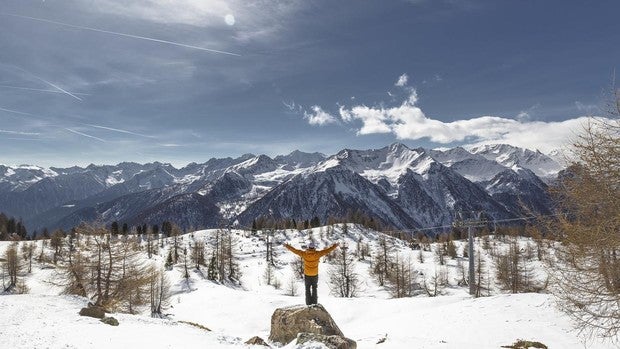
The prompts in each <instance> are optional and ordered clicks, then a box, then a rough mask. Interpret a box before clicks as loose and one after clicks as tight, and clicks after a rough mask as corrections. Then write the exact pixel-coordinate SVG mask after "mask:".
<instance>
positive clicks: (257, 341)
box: [245, 336, 271, 348]
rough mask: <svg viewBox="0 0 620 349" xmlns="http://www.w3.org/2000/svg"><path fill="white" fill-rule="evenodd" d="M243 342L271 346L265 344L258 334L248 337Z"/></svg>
mask: <svg viewBox="0 0 620 349" xmlns="http://www.w3.org/2000/svg"><path fill="white" fill-rule="evenodd" d="M245 344H250V345H262V346H265V347H268V348H271V347H270V346H269V344H267V343H266V342H265V341H264V340H263V339H262V338H260V337H259V336H254V337H252V338H250V339H248V340H247V341H246V342H245Z"/></svg>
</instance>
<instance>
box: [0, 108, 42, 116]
mask: <svg viewBox="0 0 620 349" xmlns="http://www.w3.org/2000/svg"><path fill="white" fill-rule="evenodd" d="M0 110H1V111H5V112H7V113H13V114H19V115H26V116H34V117H36V115H33V114H30V113H25V112H23V111H17V110H12V109H5V108H2V107H0Z"/></svg>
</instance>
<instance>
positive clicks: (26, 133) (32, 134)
mask: <svg viewBox="0 0 620 349" xmlns="http://www.w3.org/2000/svg"><path fill="white" fill-rule="evenodd" d="M0 133H4V134H10V135H19V136H38V135H40V133H38V132H21V131H10V130H0Z"/></svg>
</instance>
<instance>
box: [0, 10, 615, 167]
mask: <svg viewBox="0 0 620 349" xmlns="http://www.w3.org/2000/svg"><path fill="white" fill-rule="evenodd" d="M172 3H174V4H172ZM618 13H620V2H618V1H591V2H584V1H552V0H549V1H501V0H493V1H491V0H489V1H483V0H464V1H458V0H417V1H415V0H410V1H406V0H389V1H388V0H382V1H302V0H286V1H267V0H257V1H242V0H235V1H222V0H177V1H174V2H171V1H166V0H62V1H61V0H46V1H30V0H2V5H1V6H0V48H1V49H0V163H5V164H22V163H29V164H38V165H43V166H50V165H53V166H70V165H86V164H89V163H118V162H121V161H137V162H149V161H156V160H157V161H163V162H171V163H173V164H175V165H177V166H180V165H184V164H186V163H188V162H192V161H195V162H202V161H206V160H207V159H209V158H211V157H226V156H232V157H236V156H239V155H241V154H244V153H255V154H261V153H262V154H267V155H272V156H273V155H278V154H286V153H289V152H291V151H293V150H295V149H299V150H302V151H308V152H314V151H318V152H323V153H326V154H332V153H334V152H337V151H338V150H341V149H343V148H356V149H368V148H377V147H383V146H385V145H387V144H390V143H393V142H396V141H398V142H402V143H404V144H406V145H408V146H411V147H418V146H422V147H451V146H456V145H464V144H475V143H493V142H506V143H511V144H515V145H519V146H525V147H529V148H532V149H541V150H543V151H549V150H552V149H555V148H557V147H561V146H563V145H565V144H567V143H568V142H569V141H570V137H571V135H574V133H575V132H577V131H578V130H579V125H580V124H581V122H582V121H583V119H582V118H580V117H582V116H585V115H592V114H594V115H598V114H600V113H601V112H600V111H599V109H598V108H599V106H601V105H603V103H604V93H605V91H606V90H609V88H610V86H611V82H612V76H613V72H614V69H615V68H620V67H618V63H619V62H620V45H618V43H619V41H620V35H618V33H620V21H618V18H617V15H618Z"/></svg>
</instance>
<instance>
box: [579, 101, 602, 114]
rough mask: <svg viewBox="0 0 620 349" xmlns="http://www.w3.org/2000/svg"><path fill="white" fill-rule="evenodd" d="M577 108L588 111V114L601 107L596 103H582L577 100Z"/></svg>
mask: <svg viewBox="0 0 620 349" xmlns="http://www.w3.org/2000/svg"><path fill="white" fill-rule="evenodd" d="M575 108H577V110H579V111H580V112H584V113H587V114H592V113H595V112H596V111H598V109H599V108H598V106H597V105H594V104H584V103H581V102H579V101H576V102H575Z"/></svg>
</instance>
